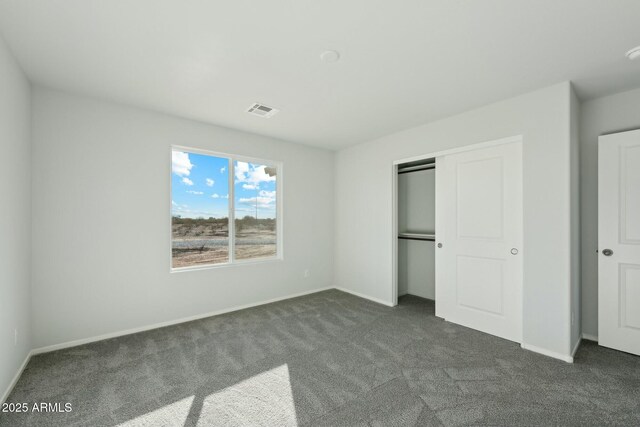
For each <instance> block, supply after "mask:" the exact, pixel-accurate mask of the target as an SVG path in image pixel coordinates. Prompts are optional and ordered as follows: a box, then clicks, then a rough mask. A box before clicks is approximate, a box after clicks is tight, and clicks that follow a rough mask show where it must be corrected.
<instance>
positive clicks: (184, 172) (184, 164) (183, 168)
mask: <svg viewBox="0 0 640 427" xmlns="http://www.w3.org/2000/svg"><path fill="white" fill-rule="evenodd" d="M192 167H193V163H191V160H189V153H184V152H182V151H173V152H172V153H171V170H172V171H173V173H175V174H176V175H178V176H189V174H190V173H191V168H192Z"/></svg>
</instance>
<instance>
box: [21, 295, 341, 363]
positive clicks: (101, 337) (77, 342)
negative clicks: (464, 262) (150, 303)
mask: <svg viewBox="0 0 640 427" xmlns="http://www.w3.org/2000/svg"><path fill="white" fill-rule="evenodd" d="M329 289H333V286H327V287H325V288H318V289H312V290H310V291H304V292H299V293H296V294H291V295H286V296H282V297H277V298H272V299H269V300H266V301H260V302H256V303H251V304H244V305H239V306H236V307H231V308H225V309H222V310H217V311H211V312H209V313H203V314H197V315H195V316H189V317H183V318H180V319H175V320H169V321H166V322H160V323H154V324H152V325H146V326H141V327H138V328H132V329H126V330H124V331H118V332H111V333H108V334H104V335H98V336H94V337H89V338H82V339H79V340H73V341H67V342H63V343H60V344H53V345H48V346H44V347H39V348H35V349H33V350H31V353H30V354H31V355H35V354H41V353H48V352H50V351H55V350H62V349H65V348H70V347H76V346H79V345H83V344H89V343H92V342H96V341H102V340H106V339H110V338H116V337H121V336H124V335H131V334H136V333H138V332H144V331H149V330H152V329H158V328H163V327H165V326H172V325H177V324H179V323H185V322H191V321H193V320H199V319H204V318H206V317H211V316H217V315H220V314H225V313H231V312H233V311H238V310H244V309H245V308H251V307H257V306H259V305H265V304H271V303H273V302H278V301H282V300H285V299H290V298H296V297H301V296H304V295H309V294H315V293H316V292H322V291H326V290H329Z"/></svg>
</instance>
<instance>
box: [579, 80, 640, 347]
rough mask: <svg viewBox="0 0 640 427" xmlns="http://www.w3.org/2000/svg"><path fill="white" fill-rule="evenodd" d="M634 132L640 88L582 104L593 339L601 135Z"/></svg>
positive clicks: (587, 320) (586, 272) (587, 306)
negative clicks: (599, 143) (599, 145)
mask: <svg viewBox="0 0 640 427" xmlns="http://www.w3.org/2000/svg"><path fill="white" fill-rule="evenodd" d="M631 129H640V89H636V90H632V91H628V92H623V93H618V94H615V95H610V96H606V97H603V98H598V99H594V100H591V101H587V102H584V103H583V104H582V111H581V115H580V181H581V182H580V183H581V196H582V197H581V206H582V210H581V215H582V331H583V333H585V334H587V335H590V336H591V337H597V336H598V254H597V253H596V250H597V249H598V136H600V135H606V134H610V133H616V132H622V131H626V130H631Z"/></svg>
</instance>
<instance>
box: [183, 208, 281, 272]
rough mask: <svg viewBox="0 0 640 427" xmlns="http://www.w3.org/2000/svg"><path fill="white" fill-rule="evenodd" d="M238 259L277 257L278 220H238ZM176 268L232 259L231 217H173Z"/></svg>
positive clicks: (218, 262) (249, 217)
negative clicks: (230, 243) (230, 252)
mask: <svg viewBox="0 0 640 427" xmlns="http://www.w3.org/2000/svg"><path fill="white" fill-rule="evenodd" d="M235 224H236V229H235V230H236V241H235V259H237V260H243V259H253V258H266V257H274V256H276V220H275V219H269V218H267V219H256V218H254V217H252V216H245V217H244V218H242V219H236V220H235ZM171 233H172V248H171V252H172V266H173V268H181V267H192V266H196V265H206V264H220V263H225V262H228V260H229V219H228V218H208V219H206V218H181V217H179V216H174V217H172V219H171Z"/></svg>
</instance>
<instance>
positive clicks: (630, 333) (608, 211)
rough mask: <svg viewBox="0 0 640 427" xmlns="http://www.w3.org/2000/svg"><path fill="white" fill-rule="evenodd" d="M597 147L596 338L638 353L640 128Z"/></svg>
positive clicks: (603, 138) (604, 138)
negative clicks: (597, 252) (597, 257)
mask: <svg viewBox="0 0 640 427" xmlns="http://www.w3.org/2000/svg"><path fill="white" fill-rule="evenodd" d="M598 147H599V154H598V156H599V161H598V162H599V165H598V246H599V258H600V259H599V262H598V338H599V343H600V345H603V346H606V347H611V348H615V349H617V350H622V351H626V352H629V353H634V354H638V355H640V130H636V131H630V132H622V133H617V134H613V135H606V136H601V137H600V143H599V146H598Z"/></svg>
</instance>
